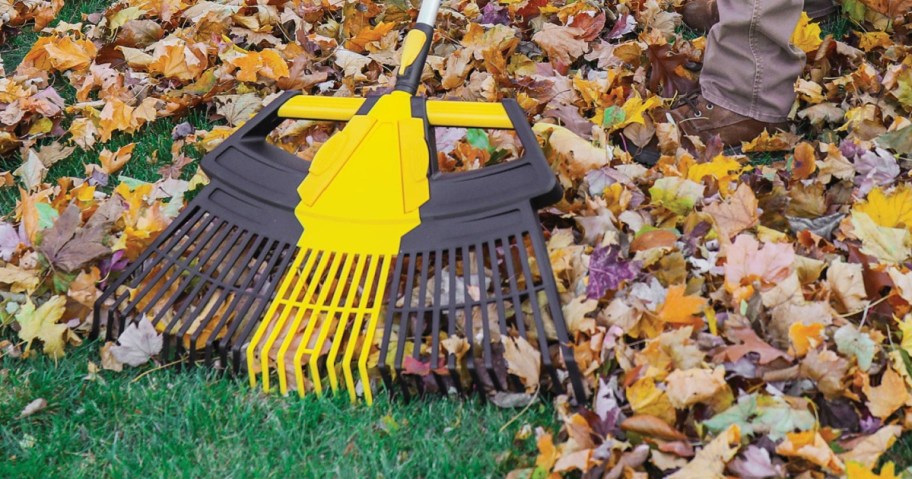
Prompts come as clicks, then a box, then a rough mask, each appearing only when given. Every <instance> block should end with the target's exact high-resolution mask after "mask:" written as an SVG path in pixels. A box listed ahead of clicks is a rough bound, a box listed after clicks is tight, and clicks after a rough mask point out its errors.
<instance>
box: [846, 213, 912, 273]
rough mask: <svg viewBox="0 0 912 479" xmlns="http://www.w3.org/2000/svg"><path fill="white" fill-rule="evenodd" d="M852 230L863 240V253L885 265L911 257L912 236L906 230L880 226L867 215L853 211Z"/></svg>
mask: <svg viewBox="0 0 912 479" xmlns="http://www.w3.org/2000/svg"><path fill="white" fill-rule="evenodd" d="M851 221H852V228H853V229H854V233H855V236H856V237H858V239H860V240H861V252H862V253H864V254H869V255H872V256H875V257H876V258H877V259H879V260H880V261H881V262H883V263H891V264H896V263H901V262H903V261H905V259H906V258H908V257H909V253H910V248H912V234H910V233H909V230H907V229H905V228H889V227H886V226H880V225H878V224H877V223H875V222H874V220H872V219H871V217H870V216H868V215H867V214H866V213H862V212H861V211H852V217H851Z"/></svg>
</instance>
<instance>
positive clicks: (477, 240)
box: [247, 98, 585, 402]
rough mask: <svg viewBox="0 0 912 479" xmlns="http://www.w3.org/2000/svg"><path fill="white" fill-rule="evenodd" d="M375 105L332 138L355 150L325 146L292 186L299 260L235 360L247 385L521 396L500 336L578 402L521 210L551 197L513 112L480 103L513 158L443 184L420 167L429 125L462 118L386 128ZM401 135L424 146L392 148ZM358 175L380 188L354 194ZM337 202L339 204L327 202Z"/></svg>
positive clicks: (431, 169)
mask: <svg viewBox="0 0 912 479" xmlns="http://www.w3.org/2000/svg"><path fill="white" fill-rule="evenodd" d="M383 101H384V100H382V99H381V100H380V102H383ZM402 101H405V100H404V99H400V103H401V102H402ZM380 102H378V103H376V104H375V103H374V100H368V101H367V102H365V104H364V105H362V106H361V107H360V109H359V112H358V115H357V116H356V117H355V118H354V119H353V120H352V122H350V123H349V125H353V124H355V125H360V126H355V127H354V128H353V129H351V130H350V129H349V127H346V130H345V131H343V133H345V132H348V134H349V135H353V134H354V138H357V140H353V139H352V138H353V137H351V136H350V137H348V138H346V137H344V136H343V137H342V139H343V140H341V141H344V142H345V143H344V145H346V146H345V147H343V146H341V145H340V144H337V145H331V144H330V143H327V145H326V146H324V148H326V150H325V151H326V152H328V153H327V154H326V155H325V156H321V155H323V153H324V150H321V152H320V153H318V156H317V158H315V159H314V163H313V165H312V167H311V172H310V176H308V177H307V179H305V181H304V182H303V183H302V185H301V188H300V189H299V193H300V195H301V198H302V203H301V204H300V205H299V206H298V209H297V210H296V211H297V216H298V218H299V219H300V220H301V222H302V224H303V225H304V233H303V235H302V237H301V240H300V241H299V242H298V246H299V247H300V252H299V253H298V254H297V256H296V258H295V260H294V264H293V265H292V267H291V269H290V270H289V271H288V272H287V273H286V275H285V278H284V279H283V281H282V285H281V286H280V288H279V291H278V295H277V297H276V299H275V300H274V301H273V303H272V304H271V306H270V308H269V309H268V310H267V312H266V316H265V318H264V321H263V322H262V323H261V325H260V326H259V328H258V330H257V332H256V333H255V334H254V336H253V338H252V339H251V344H250V346H249V348H248V349H247V360H248V371H249V373H250V380H251V385H253V386H256V384H257V383H258V382H259V383H261V384H262V386H263V388H264V389H266V390H269V389H271V387H272V386H271V385H272V384H273V381H276V382H277V383H278V389H279V391H280V392H282V393H286V392H288V391H289V390H297V391H298V393H299V394H300V395H304V394H307V393H308V392H316V393H321V392H323V391H325V390H326V389H327V386H328V388H329V389H332V390H333V391H338V390H340V389H341V388H342V386H343V381H344V386H345V388H346V389H347V390H348V394H349V396H350V397H351V399H352V400H353V401H354V400H355V399H356V398H357V397H358V396H359V395H363V396H364V398H365V400H366V401H367V402H371V401H372V397H373V394H372V391H371V386H370V385H371V375H370V372H371V370H373V369H374V368H375V367H376V368H377V369H378V370H379V372H380V375H381V377H382V378H383V381H384V382H385V383H386V386H387V389H388V390H389V391H390V392H399V393H401V395H402V396H403V397H405V398H409V397H412V396H414V395H420V394H424V393H429V392H440V393H471V392H478V393H485V394H486V393H490V392H492V391H497V390H500V391H515V390H524V389H528V386H529V385H528V384H524V382H523V381H528V379H529V378H521V377H519V376H517V375H515V374H513V373H511V372H510V370H509V368H508V364H507V361H506V359H505V356H504V352H505V342H506V341H513V342H514V344H515V342H516V341H520V340H524V341H525V342H526V343H528V344H529V347H531V348H534V349H536V350H537V352H538V355H539V357H540V360H541V364H542V367H543V370H544V371H545V377H544V378H543V381H542V384H543V386H544V387H545V388H546V389H548V390H550V391H554V392H562V391H564V385H563V383H564V381H563V379H564V378H563V377H562V374H560V373H559V370H560V369H561V368H563V369H566V370H567V372H568V373H569V374H568V376H569V382H570V383H571V385H572V389H573V393H574V395H575V397H577V398H583V397H584V395H585V389H584V387H583V384H582V381H581V378H580V375H579V372H578V370H577V367H576V363H575V360H574V358H573V353H572V350H571V349H570V347H569V338H568V334H567V331H566V327H565V324H564V321H563V317H562V316H561V309H560V302H559V297H558V294H557V289H556V285H555V283H554V279H553V273H552V272H551V269H550V264H549V263H548V255H547V251H546V248H545V244H544V239H543V237H542V231H541V225H540V224H539V223H538V219H537V216H536V214H535V209H534V208H535V207H540V206H543V205H545V204H550V203H552V202H554V201H556V200H557V199H558V198H559V197H560V195H561V190H560V187H559V185H558V184H557V182H556V180H555V179H554V175H553V173H551V170H550V169H549V167H548V165H547V163H546V161H545V159H544V157H543V155H542V153H541V150H540V149H539V148H538V146H537V142H536V140H535V137H534V135H533V133H532V131H531V129H530V128H529V127H528V124H527V123H526V120H525V115H524V113H523V112H522V111H521V109H520V108H519V106H518V105H517V104H516V103H515V102H511V101H507V102H504V103H503V105H502V106H501V105H485V107H496V108H498V109H499V110H497V111H498V112H499V113H497V114H494V115H493V116H494V117H498V115H499V118H501V119H502V120H501V121H500V122H495V123H496V124H495V125H494V126H495V127H500V128H505V127H509V128H513V129H515V130H516V133H517V135H518V136H519V139H520V142H521V143H522V144H523V146H524V147H525V152H526V154H525V155H524V156H523V157H521V158H519V159H517V160H514V161H511V162H508V163H504V164H501V165H497V166H494V167H490V168H485V169H482V170H476V171H472V172H467V173H458V174H444V173H440V172H438V171H437V170H436V163H435V162H430V163H429V162H428V158H429V157H430V158H436V153H435V152H434V151H433V147H429V145H433V144H434V141H433V138H434V137H433V129H432V128H431V126H436V125H439V126H457V124H456V123H459V122H460V120H461V121H465V120H464V118H463V117H459V115H451V116H447V114H446V112H448V111H450V109H451V106H450V105H449V104H448V103H447V102H426V101H425V99H423V98H408V99H407V104H405V105H404V106H403V105H399V106H397V107H396V108H394V110H395V111H398V112H400V114H401V112H402V111H405V112H406V113H407V115H408V116H407V117H406V118H392V119H391V118H388V117H389V116H390V111H391V110H390V108H389V105H388V104H382V103H380ZM453 103H456V104H457V105H456V106H457V108H456V110H458V109H459V108H460V107H462V106H465V104H463V105H458V103H459V102H453ZM378 110H379V112H378ZM361 116H365V117H366V118H363V119H362V118H359V117H361ZM469 116H472V115H469ZM476 116H477V115H476ZM489 116H490V115H489ZM457 117H459V118H458V119H455V118H457ZM435 118H436V119H438V120H441V119H442V121H438V122H437V123H435V122H434V119H435ZM415 119H420V122H419V126H420V130H417V131H416V130H415V129H413V128H412V127H413V126H414V121H413V120H415ZM454 119H455V120H454ZM405 120H408V123H410V126H406V123H405ZM356 121H358V122H359V123H355V122H356ZM454 121H455V122H456V123H454ZM385 124H390V125H393V126H391V127H390V128H386V127H385V126H384V125H385ZM353 132H356V134H355V133H353ZM403 132H405V133H403ZM378 138H380V139H382V141H380V140H378ZM415 138H421V139H424V138H427V140H428V141H427V144H425V143H424V142H422V144H421V145H418V146H408V145H414V139H415ZM341 141H340V143H341ZM331 142H332V140H331ZM384 142H386V143H388V144H385V143H384ZM327 147H328V148H327ZM428 152H429V153H430V156H428ZM416 158H421V162H420V165H419V166H420V170H417V171H420V179H422V180H423V181H425V182H426V183H425V185H426V186H424V187H423V188H422V185H411V186H409V185H407V183H408V182H410V181H412V180H413V179H414V178H416V177H418V176H419V175H418V173H417V172H416V169H417V168H418V166H416V164H417V163H418V162H417V161H416ZM323 162H326V163H329V164H321V163H323ZM350 169H355V170H357V171H358V175H355V176H352V175H348V174H347V173H348V171H350ZM315 171H317V172H319V173H315ZM315 175H327V176H331V177H332V178H333V181H332V182H327V181H323V180H322V179H320V178H315ZM384 175H386V176H384ZM352 178H356V179H355V180H351V179H352ZM374 180H376V184H382V185H383V188H382V190H370V188H369V185H370V183H365V181H366V182H370V181H374ZM333 188H336V189H335V190H333ZM410 188H411V189H410ZM315 190H316V192H315ZM341 191H347V193H346V194H347V195H349V196H350V197H351V198H353V199H350V200H348V203H346V204H345V205H343V206H341V207H340V206H339V203H340V202H343V201H346V200H345V196H343V195H342V194H341V193H340V194H337V195H334V193H338V192H341ZM365 191H369V194H370V195H375V196H374V197H372V198H373V200H372V199H371V198H368V197H366V195H365V193H364V192H365ZM382 191H388V192H391V193H389V194H388V195H386V196H385V195H384V194H381V192H382ZM425 191H426V192H425ZM322 195H328V197H329V198H332V199H333V201H326V197H324V196H322ZM414 197H419V198H426V199H425V200H424V201H410V198H414ZM416 213H417V215H416ZM416 220H417V221H416ZM456 344H458V345H460V346H459V347H458V348H457V347H455V346H454V345H456Z"/></svg>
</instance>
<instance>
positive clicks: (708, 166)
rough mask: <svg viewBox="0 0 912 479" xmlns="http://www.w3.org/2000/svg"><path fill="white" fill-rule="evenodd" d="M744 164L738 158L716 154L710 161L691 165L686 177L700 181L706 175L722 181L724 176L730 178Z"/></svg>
mask: <svg viewBox="0 0 912 479" xmlns="http://www.w3.org/2000/svg"><path fill="white" fill-rule="evenodd" d="M743 168H744V166H743V165H742V164H741V162H739V161H738V160H736V159H734V158H732V157H730V156H725V155H716V157H715V158H713V159H712V161H709V162H706V163H699V164H696V165H692V166H691V167H690V168H688V169H687V179H688V180H690V181H694V182H696V183H700V182H702V181H703V178H704V177H706V176H711V177H713V178H715V179H717V180H719V183H722V180H723V179H724V178H730V177H732V175H736V174H738V173H740V172H741V171H742V170H743Z"/></svg>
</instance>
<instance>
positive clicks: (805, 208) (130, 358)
mask: <svg viewBox="0 0 912 479" xmlns="http://www.w3.org/2000/svg"><path fill="white" fill-rule="evenodd" d="M62 5H63V2H62V1H60V0H52V1H20V0H0V26H2V32H3V35H4V36H5V38H10V36H11V35H15V34H16V32H17V30H18V29H19V28H21V27H22V26H23V25H26V24H29V25H33V26H34V28H35V29H36V30H40V32H41V34H40V37H39V38H38V40H37V42H36V43H35V44H34V46H33V47H32V48H31V50H30V51H29V52H28V53H27V54H26V55H25V57H24V59H23V60H22V62H21V63H20V64H19V65H18V66H17V67H16V68H15V69H14V70H11V71H8V72H3V73H2V76H0V151H2V153H3V155H4V158H7V159H12V158H21V162H20V164H19V165H17V166H16V168H15V169H14V171H11V172H3V173H0V187H2V188H18V191H19V197H20V199H19V201H18V204H17V207H16V210H15V212H14V213H12V214H10V216H9V219H8V221H6V222H2V223H0V260H2V262H0V285H2V288H3V290H2V291H0V301H2V304H0V306H2V307H0V325H2V327H4V328H6V330H7V331H14V332H15V333H14V334H16V335H18V338H19V340H21V343H13V342H11V341H4V342H2V343H0V354H3V355H22V356H27V355H29V354H35V351H34V350H35V349H36V348H37V344H38V342H40V345H41V347H42V348H43V350H44V352H45V353H47V354H49V355H52V356H54V357H62V356H63V355H64V351H65V346H66V344H67V343H71V344H75V343H79V342H80V338H82V337H84V336H85V333H86V331H87V328H88V325H89V324H90V322H91V307H92V304H93V302H94V301H95V299H96V298H97V297H98V295H99V292H100V288H103V287H104V286H105V284H106V281H107V278H109V277H110V275H112V274H117V273H118V272H119V271H121V270H123V269H124V267H125V266H126V264H127V263H128V262H129V261H130V260H132V259H135V258H136V257H137V256H138V254H139V253H140V252H141V251H142V249H143V248H144V247H145V246H146V245H147V244H149V243H150V242H151V241H152V240H153V239H154V238H155V236H156V235H157V234H158V232H160V231H161V230H162V229H163V228H164V227H165V226H166V225H167V224H168V222H169V221H170V220H171V219H172V218H173V217H174V216H176V215H177V213H178V212H179V210H180V208H181V207H182V206H183V204H184V203H185V196H186V194H187V193H188V192H189V191H190V190H192V189H194V188H195V187H196V186H198V185H199V184H201V183H203V182H205V177H204V175H202V174H199V173H198V174H197V175H193V174H192V172H185V171H184V168H185V167H186V166H187V165H188V164H191V163H192V161H191V160H190V158H189V157H188V156H187V155H186V154H185V153H184V151H185V147H189V146H192V147H193V148H194V149H197V150H199V151H203V152H205V151H210V150H211V149H212V148H214V147H215V146H216V145H217V144H218V143H219V142H220V141H222V140H223V139H224V138H225V137H226V136H227V135H228V134H230V132H231V131H232V130H233V129H234V128H235V127H236V126H237V125H239V124H241V123H243V122H244V121H245V120H246V119H247V118H249V117H250V115H251V114H253V113H255V112H256V111H257V110H259V109H260V108H261V107H262V106H263V105H264V104H266V103H268V102H270V101H271V100H272V99H274V98H275V97H276V95H278V94H279V93H280V92H282V91H284V90H287V89H299V90H303V91H305V92H307V93H310V94H317V95H335V96H353V95H359V96H360V95H365V94H367V93H369V92H381V91H385V90H388V89H389V88H390V87H391V86H392V85H393V82H394V74H395V66H396V65H397V64H398V58H399V55H400V48H401V45H402V39H403V37H404V32H405V31H406V29H407V28H408V26H409V25H410V23H411V22H412V21H413V18H414V15H415V14H416V11H415V9H414V7H413V5H411V4H410V3H409V2H407V1H405V0H394V1H389V2H372V1H369V0H367V1H357V2H355V1H349V2H346V1H342V0H322V1H321V0H287V1H261V2H243V1H240V0H237V1H201V2H189V1H182V0H128V1H120V2H117V3H114V4H113V5H111V6H110V7H109V8H108V9H107V10H106V11H105V12H100V13H96V14H91V15H84V16H83V18H82V21H81V22H79V23H76V24H68V23H63V22H60V23H57V24H56V25H55V26H53V27H48V25H49V24H50V23H52V19H53V18H54V17H55V15H56V14H57V12H58V11H59V9H60V8H61V7H62ZM679 6H680V5H677V4H675V3H673V2H668V1H665V0H645V1H644V0H627V1H620V2H618V3H615V2H592V1H574V2H569V1H561V0H556V1H548V0H503V1H484V0H478V1H465V0H453V1H448V2H444V6H443V8H442V9H441V13H440V17H439V20H438V25H437V32H436V34H435V43H434V46H433V48H432V51H431V54H430V57H429V59H428V65H427V66H426V68H425V71H424V85H423V86H422V89H421V92H420V93H422V94H426V95H428V96H434V97H442V98H447V99H456V100H474V101H497V100H500V99H502V98H505V97H510V98H515V99H516V100H517V101H518V102H519V104H520V105H521V106H522V108H524V109H525V111H526V112H527V113H528V115H529V118H530V121H531V122H533V123H535V127H534V130H535V131H536V133H537V134H538V135H539V137H540V140H541V141H542V144H543V147H544V149H545V152H546V154H547V156H548V158H549V160H550V161H551V164H552V166H553V168H554V170H555V172H556V173H557V174H558V176H559V178H560V181H561V183H562V184H563V186H564V188H565V195H564V200H563V201H562V202H560V203H559V204H558V205H556V206H555V207H552V208H549V209H547V210H545V211H543V212H542V220H543V224H544V225H545V226H546V227H547V229H548V231H549V232H550V234H549V237H548V244H549V252H550V255H551V258H550V259H551V262H552V264H553V267H554V270H555V273H556V276H557V279H558V282H559V289H560V291H561V295H562V300H563V305H564V306H563V307H564V314H565V316H566V319H567V322H568V324H569V327H570V329H571V334H572V339H573V348H574V350H575V353H576V357H577V361H578V362H579V363H580V364H581V367H582V369H583V370H584V371H585V375H586V381H587V383H588V386H589V387H590V389H591V391H592V393H593V400H592V402H591V404H588V405H586V407H584V408H582V409H579V410H571V409H570V408H569V406H566V404H567V403H566V402H562V401H561V398H558V403H559V404H561V405H563V406H562V407H561V408H560V411H561V414H562V417H563V419H564V427H563V429H562V430H561V431H559V432H557V433H556V434H553V435H552V434H550V433H547V432H544V431H538V436H537V441H538V446H539V451H540V453H539V456H538V457H537V459H536V461H535V468H534V469H527V470H521V471H514V475H515V476H516V477H523V476H528V475H531V476H534V477H544V476H546V475H548V474H551V473H558V474H559V473H563V472H568V471H574V470H579V471H583V472H584V473H586V474H588V475H589V477H611V478H617V477H622V476H623V477H634V476H640V475H643V474H644V473H646V472H648V473H650V474H652V475H671V476H672V477H677V478H685V477H695V478H696V477H699V478H706V477H722V476H724V475H726V474H728V475H737V476H741V477H749V478H767V477H786V476H798V475H803V477H821V476H822V475H831V476H840V475H844V474H849V475H850V476H851V477H893V476H892V466H885V467H884V468H883V470H882V471H881V474H880V475H879V476H878V475H876V474H874V473H873V472H871V471H872V470H873V469H876V468H877V464H878V461H879V458H880V456H881V454H882V453H883V452H884V451H885V450H886V449H887V448H888V447H889V446H890V445H891V444H892V443H893V441H894V440H895V439H896V438H897V437H898V436H899V435H900V434H901V433H902V432H903V431H905V430H908V429H912V394H910V388H912V375H910V371H912V360H910V354H912V270H910V269H912V262H910V259H912V258H910V256H912V186H910V184H909V183H910V182H909V174H910V166H912V162H910V160H912V158H910V156H909V155H912V118H910V117H912V114H910V112H912V40H910V28H912V23H910V22H912V15H910V14H909V7H910V5H909V2H908V1H907V0H906V1H903V0H863V1H862V2H859V1H857V0H845V1H844V2H843V4H842V8H843V13H842V15H844V16H845V17H846V18H847V19H848V21H849V32H848V33H847V34H846V35H845V36H844V37H843V38H832V37H831V36H826V37H823V36H822V34H821V29H820V26H819V25H818V24H816V23H814V22H811V21H809V20H808V19H807V18H803V19H802V21H801V22H800V23H799V25H798V28H797V29H796V31H795V35H794V38H793V42H794V43H795V44H796V45H797V46H798V47H800V48H801V49H803V50H804V51H805V52H807V64H806V67H805V70H804V73H803V75H802V78H801V79H800V80H799V81H798V82H797V83H796V90H797V92H798V98H797V100H796V101H795V104H794V107H793V109H792V114H791V118H792V119H793V122H792V124H791V125H792V126H791V131H788V132H778V133H775V132H770V133H771V134H764V135H762V136H761V137H758V138H757V139H755V140H754V141H751V142H749V143H746V144H745V145H743V146H744V148H743V149H744V151H745V152H749V153H761V154H763V155H764V157H765V158H772V161H768V162H766V164H763V165H759V164H756V165H755V164H752V163H751V162H750V159H749V158H747V157H744V156H731V155H728V154H726V152H725V151H723V149H722V148H721V145H718V144H716V143H715V142H710V143H709V144H702V143H701V142H699V141H695V140H694V141H691V143H694V144H695V146H696V149H695V150H694V151H689V150H687V149H685V148H683V147H682V146H681V145H682V138H681V134H680V132H679V130H678V128H677V126H676V125H674V124H671V123H655V122H654V120H653V119H652V115H651V114H652V113H655V112H656V111H657V109H659V108H661V107H662V106H663V105H667V104H669V102H670V100H671V98H672V97H674V96H675V95H678V94H683V93H686V92H688V91H693V90H694V88H695V87H696V85H697V81H698V74H699V73H698V71H697V70H698V69H696V68H693V66H694V65H698V64H699V62H700V60H701V58H702V54H703V49H704V48H705V39H704V38H703V37H698V38H688V37H686V36H684V35H683V34H682V33H681V32H682V29H681V28H679V26H680V15H679V14H678V13H676V12H675V9H676V8H678V7H679ZM65 98H66V99H65ZM191 109H195V110H196V111H203V112H204V113H205V114H206V115H208V117H209V119H211V120H216V121H217V122H219V126H216V127H213V128H212V129H211V130H210V131H195V130H194V129H193V127H192V126H190V125H189V124H188V123H180V124H178V126H177V127H176V128H175V129H174V132H173V135H172V136H173V139H174V143H173V146H172V157H173V160H172V162H171V164H170V165H168V166H166V167H165V168H162V170H161V171H160V173H161V174H162V178H161V180H159V181H157V182H155V183H147V182H143V181H139V180H136V179H134V178H130V177H127V176H124V175H122V174H121V175H118V173H119V172H120V171H121V170H122V169H123V168H124V166H125V165H127V164H128V163H129V162H141V161H148V160H150V159H148V158H134V157H133V151H134V147H135V145H134V144H132V143H131V144H128V145H127V146H124V147H121V148H116V149H113V150H114V151H110V150H108V149H106V148H105V144H106V142H108V141H109V140H110V139H111V138H112V137H115V136H118V135H120V136H124V135H127V136H128V135H133V134H139V135H142V132H143V131H144V126H145V125H147V124H149V123H150V122H154V121H156V120H157V119H159V118H163V117H178V118H180V117H181V116H182V115H185V114H186V113H187V112H188V111H190V110H191ZM657 117H659V118H661V117H662V115H657ZM331 133H332V128H329V127H327V125H326V124H321V123H318V122H304V121H297V122H294V121H292V122H287V123H286V124H283V125H282V126H281V127H280V128H278V129H277V130H276V132H274V134H273V141H274V143H275V144H277V145H279V146H280V147H283V148H286V149H287V150H289V151H292V152H295V153H297V154H299V155H300V156H301V157H302V158H304V159H305V160H306V159H310V158H312V157H313V154H314V152H315V151H316V150H317V149H318V148H319V146H320V144H322V143H323V142H324V141H326V139H327V138H328V137H329V135H330V134H331ZM449 133H451V134H450V135H441V136H442V137H443V141H444V142H445V143H446V145H444V147H442V148H438V149H440V150H441V151H440V163H441V165H442V166H443V167H445V168H447V169H471V168H479V167H484V166H485V165H488V164H493V163H496V162H498V161H503V160H504V159H505V158H506V157H510V156H516V155H517V154H518V152H517V151H516V146H515V144H514V142H513V141H512V139H511V138H510V137H509V135H502V134H492V135H485V134H484V133H483V132H479V131H478V130H473V129H469V130H467V131H456V132H455V133H454V132H449ZM460 136H464V137H465V139H463V140H455V139H452V138H450V137H453V138H456V137H460ZM654 137H657V138H658V142H659V145H660V147H661V149H662V152H663V154H664V155H663V157H662V159H661V160H660V162H659V164H658V165H656V166H655V167H652V168H646V167H643V166H640V165H638V164H636V163H634V162H633V161H632V159H631V158H630V156H629V155H628V154H627V153H626V152H625V150H626V149H628V148H624V147H629V146H630V145H631V144H632V145H640V146H642V145H645V144H646V143H648V142H649V141H651V140H652V139H653V138H654ZM438 140H441V138H438ZM439 146H440V145H439ZM77 149H79V150H86V151H93V152H96V153H97V155H98V163H97V164H95V163H92V164H87V165H85V174H84V175H77V176H75V177H60V178H58V179H56V181H53V182H50V181H47V174H48V170H49V169H50V168H52V166H53V165H54V164H55V163H57V162H59V161H62V160H65V159H66V158H68V157H69V156H71V155H72V154H73V153H74V152H75V151H77ZM9 163H10V161H7V164H9ZM191 176H193V178H192V179H189V180H188V179H186V178H190V177H191ZM182 178H184V179H182ZM147 327H148V326H147V325H146V324H144V323H140V324H139V325H138V326H131V329H127V331H126V332H125V333H124V334H125V335H126V337H124V338H122V341H121V344H120V345H119V346H115V347H110V346H109V347H107V348H106V349H105V350H104V351H103V354H102V357H103V359H104V361H105V365H106V366H107V367H112V368H116V367H119V363H120V362H125V363H129V364H134V363H136V364H139V363H142V362H144V361H146V360H148V357H149V356H150V355H152V354H154V353H155V350H156V345H155V344H154V343H155V341H154V340H149V338H150V337H153V338H154V336H155V331H154V330H153V331H144V332H143V331H141V329H142V328H147ZM134 329H135V331H133V330H134ZM11 334H13V333H10V334H8V335H7V337H10V338H12V336H11ZM131 341H134V342H136V343H137V344H132V343H131ZM160 347H161V343H160V339H159V342H158V343H157V348H160ZM118 348H119V349H118ZM511 366H513V365H511ZM528 366H529V364H523V365H522V367H523V368H525V367H528ZM517 367H519V366H518V365H517ZM533 367H538V365H537V364H533ZM529 376H530V377H532V376H535V374H534V372H533V373H530V374H529Z"/></svg>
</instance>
